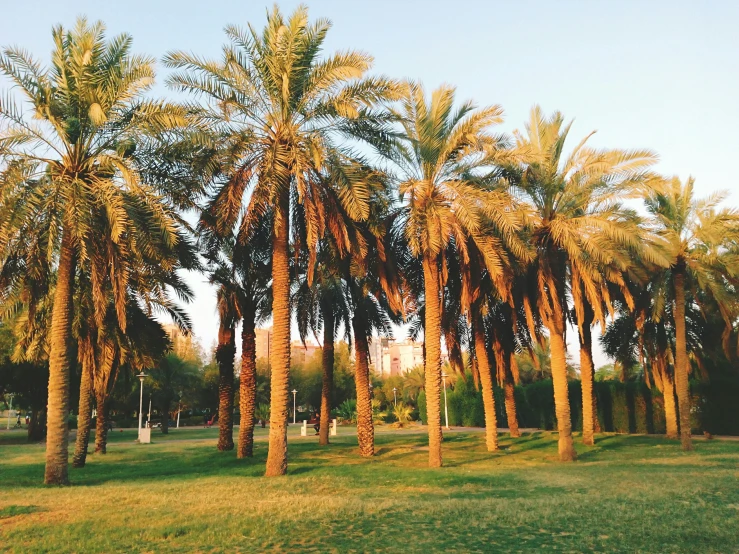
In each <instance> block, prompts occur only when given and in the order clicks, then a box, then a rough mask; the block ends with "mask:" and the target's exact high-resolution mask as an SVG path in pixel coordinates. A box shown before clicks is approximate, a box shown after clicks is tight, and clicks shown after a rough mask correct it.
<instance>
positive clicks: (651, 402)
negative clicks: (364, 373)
mask: <svg viewBox="0 0 739 554" xmlns="http://www.w3.org/2000/svg"><path fill="white" fill-rule="evenodd" d="M690 387H691V395H692V399H691V408H692V409H691V421H692V430H693V432H694V433H702V432H704V431H707V432H710V433H712V434H716V435H739V379H723V380H721V379H717V380H713V381H710V382H697V381H695V382H691V384H690ZM443 394H444V393H443V391H442V398H441V401H442V404H441V409H442V413H441V420H442V424H443V423H444V397H443ZM595 396H596V404H597V411H598V420H599V422H600V427H601V430H602V431H605V432H616V433H645V434H646V433H651V434H653V433H657V434H663V433H665V410H664V399H663V397H662V394H661V393H660V392H659V391H657V390H656V389H655V390H652V389H649V388H648V387H647V386H646V385H645V384H644V383H643V382H640V381H639V382H626V383H622V382H620V381H598V382H596V383H595ZM515 397H516V412H517V416H518V424H519V426H520V427H536V428H539V429H546V430H553V429H556V427H557V418H556V415H555V411H554V389H553V387H552V381H551V380H546V381H537V382H536V383H532V384H529V385H526V386H517V387H516V389H515ZM569 399H570V414H571V417H572V428H573V430H575V431H582V388H581V383H580V381H570V383H569ZM447 407H448V411H449V425H452V426H455V427H459V426H462V427H482V426H484V425H485V416H484V409H483V403H482V394H481V393H480V392H478V391H476V390H475V389H474V387H473V386H472V384H471V381H470V382H468V381H465V380H464V379H460V380H458V381H457V383H456V386H455V388H454V389H451V388H448V389H447ZM495 408H496V412H497V414H496V415H497V418H498V425H499V426H500V427H506V426H507V418H506V413H505V402H504V398H503V391H502V389H499V388H498V387H496V388H495ZM418 411H419V417H420V419H421V421H422V422H423V423H424V424H425V423H426V396H425V394H424V393H423V392H421V394H419V397H418Z"/></svg>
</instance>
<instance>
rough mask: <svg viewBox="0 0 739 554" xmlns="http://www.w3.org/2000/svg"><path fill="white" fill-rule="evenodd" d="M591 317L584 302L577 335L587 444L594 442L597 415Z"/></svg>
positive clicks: (583, 429) (583, 418)
mask: <svg viewBox="0 0 739 554" xmlns="http://www.w3.org/2000/svg"><path fill="white" fill-rule="evenodd" d="M593 317H594V314H593V310H592V308H591V307H590V305H589V304H588V303H587V302H585V305H584V306H583V320H582V321H581V322H580V325H579V326H580V330H579V333H578V337H579V338H580V382H581V385H582V442H583V444H585V445H587V446H593V445H594V444H595V430H594V423H595V418H596V417H597V416H596V412H595V394H594V380H595V378H594V372H593V339H592V332H591V329H590V326H591V325H592V323H593Z"/></svg>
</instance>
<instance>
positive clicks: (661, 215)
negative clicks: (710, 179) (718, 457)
mask: <svg viewBox="0 0 739 554" xmlns="http://www.w3.org/2000/svg"><path fill="white" fill-rule="evenodd" d="M725 197H726V193H722V192H719V193H716V194H714V195H712V196H709V197H708V198H706V199H702V200H699V199H697V198H695V196H694V180H693V178H689V179H688V180H687V181H686V182H685V183H682V182H681V181H680V179H678V178H677V177H675V178H673V179H671V180H666V181H664V182H662V183H657V186H656V187H654V188H653V190H651V191H650V192H649V194H648V196H647V198H646V205H647V209H648V210H649V212H650V213H651V214H652V216H653V217H654V221H653V225H654V232H655V233H656V234H657V235H658V236H659V237H660V238H661V239H662V240H664V243H665V249H666V254H667V256H668V259H669V262H670V272H669V276H670V278H671V281H672V289H673V295H674V296H673V298H674V311H673V317H674V322H675V388H676V392H677V399H678V411H679V414H680V440H681V442H682V447H683V450H691V449H692V447H693V446H692V441H691V437H690V391H689V386H688V369H689V368H688V364H689V361H688V343H687V331H686V315H685V314H686V309H689V306H688V301H689V300H690V301H692V302H697V303H698V302H700V303H702V304H707V303H709V302H710V303H711V304H712V306H713V307H714V308H715V309H716V310H717V311H718V312H719V313H720V314H721V316H722V317H723V319H724V321H725V332H724V339H725V340H724V342H725V348H727V350H728V339H729V337H730V336H731V330H732V328H733V324H734V320H735V318H736V316H737V313H739V312H737V298H736V288H735V287H736V283H737V277H739V266H737V264H736V257H735V255H734V254H733V252H734V249H735V248H736V245H737V244H738V243H739V213H737V211H736V210H735V209H732V208H721V207H720V204H721V202H722V201H723V200H724V198H725ZM699 292H700V293H702V294H703V295H705V299H704V300H703V301H701V297H700V296H699V295H698V293H699ZM700 303H699V305H700Z"/></svg>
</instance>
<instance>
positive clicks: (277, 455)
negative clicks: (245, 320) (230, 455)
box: [265, 187, 290, 476]
mask: <svg viewBox="0 0 739 554" xmlns="http://www.w3.org/2000/svg"><path fill="white" fill-rule="evenodd" d="M289 200H290V198H289V190H288V189H287V187H285V189H284V190H283V191H282V192H281V193H280V198H279V200H278V205H277V209H276V210H275V211H276V213H275V224H274V233H273V236H272V295H273V298H272V321H273V330H272V350H271V352H270V354H271V365H272V377H271V391H272V398H271V409H270V418H269V452H268V453H267V470H266V472H265V475H267V476H277V475H285V474H286V473H287V412H288V397H287V396H288V388H289V387H288V379H289V377H290V265H289V255H290V253H289V249H288V240H289V233H290V221H289V218H290V203H289Z"/></svg>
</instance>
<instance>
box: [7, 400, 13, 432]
mask: <svg viewBox="0 0 739 554" xmlns="http://www.w3.org/2000/svg"><path fill="white" fill-rule="evenodd" d="M8 396H9V397H10V406H8V431H10V412H12V411H13V396H14V393H12V392H11V393H9V394H8Z"/></svg>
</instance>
